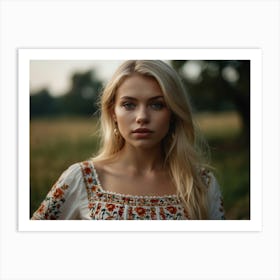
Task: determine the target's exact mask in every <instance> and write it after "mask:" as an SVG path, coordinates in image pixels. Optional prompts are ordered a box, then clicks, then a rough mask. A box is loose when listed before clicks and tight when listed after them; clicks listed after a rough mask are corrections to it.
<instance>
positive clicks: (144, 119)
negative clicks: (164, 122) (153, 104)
mask: <svg viewBox="0 0 280 280" xmlns="http://www.w3.org/2000/svg"><path fill="white" fill-rule="evenodd" d="M149 121H150V117H149V112H148V111H147V108H145V107H141V108H139V110H138V111H137V116H136V122H137V123H138V124H146V123H148V122H149Z"/></svg>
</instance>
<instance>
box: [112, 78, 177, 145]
mask: <svg viewBox="0 0 280 280" xmlns="http://www.w3.org/2000/svg"><path fill="white" fill-rule="evenodd" d="M113 118H114V120H115V121H116V122H117V126H118V129H119V132H120V134H121V135H122V137H123V138H124V139H125V145H132V146H134V147H142V148H152V147H158V146H159V145H160V143H161V141H162V139H163V138H164V137H165V136H166V134H167V133H168V130H169V123H170V118H171V111H170V109H169V108H168V107H167V105H166V103H165V100H164V96H163V93H162V90H161V88H160V86H159V84H158V82H157V81H156V80H155V79H154V78H150V77H144V76H141V75H138V74H137V75H136V74H135V75H133V76H130V77H128V78H126V79H125V80H124V81H123V83H122V84H121V85H120V87H119V88H118V90H117V92H116V99H115V106H114V111H113Z"/></svg>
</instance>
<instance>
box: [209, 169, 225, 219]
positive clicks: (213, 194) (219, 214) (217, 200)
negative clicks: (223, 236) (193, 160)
mask: <svg viewBox="0 0 280 280" xmlns="http://www.w3.org/2000/svg"><path fill="white" fill-rule="evenodd" d="M209 179H210V180H209V185H208V203H209V220H224V219H225V213H224V207H223V197H222V194H221V190H220V186H219V184H218V182H217V180H216V178H215V176H214V175H213V174H212V173H209Z"/></svg>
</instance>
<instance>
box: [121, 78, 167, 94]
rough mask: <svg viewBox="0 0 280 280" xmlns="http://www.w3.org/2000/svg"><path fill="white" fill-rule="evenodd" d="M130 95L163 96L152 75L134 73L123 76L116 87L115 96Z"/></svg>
mask: <svg viewBox="0 0 280 280" xmlns="http://www.w3.org/2000/svg"><path fill="white" fill-rule="evenodd" d="M123 96H130V97H134V98H151V97H154V96H163V92H162V90H161V87H160V85H159V84H158V82H157V80H156V79H155V78H153V77H146V76H143V75H139V74H134V75H132V76H129V77H127V78H125V80H124V81H123V82H122V83H121V85H120V86H119V87H118V89H117V92H116V97H117V98H121V97H123Z"/></svg>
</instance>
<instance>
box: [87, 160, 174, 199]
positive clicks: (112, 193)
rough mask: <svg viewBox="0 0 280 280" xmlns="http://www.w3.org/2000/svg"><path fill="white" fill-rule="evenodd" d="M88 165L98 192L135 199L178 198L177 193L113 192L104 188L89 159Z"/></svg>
mask: <svg viewBox="0 0 280 280" xmlns="http://www.w3.org/2000/svg"><path fill="white" fill-rule="evenodd" d="M90 165H91V167H92V170H93V176H94V178H95V180H96V183H97V185H98V187H99V190H100V192H102V193H106V194H111V195H117V196H121V197H127V198H135V199H167V198H178V195H177V194H166V195H133V194H124V193H118V192H113V191H108V190H105V189H104V188H103V186H102V184H101V182H100V180H99V177H98V172H97V170H96V168H95V166H94V163H93V162H92V161H90Z"/></svg>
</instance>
